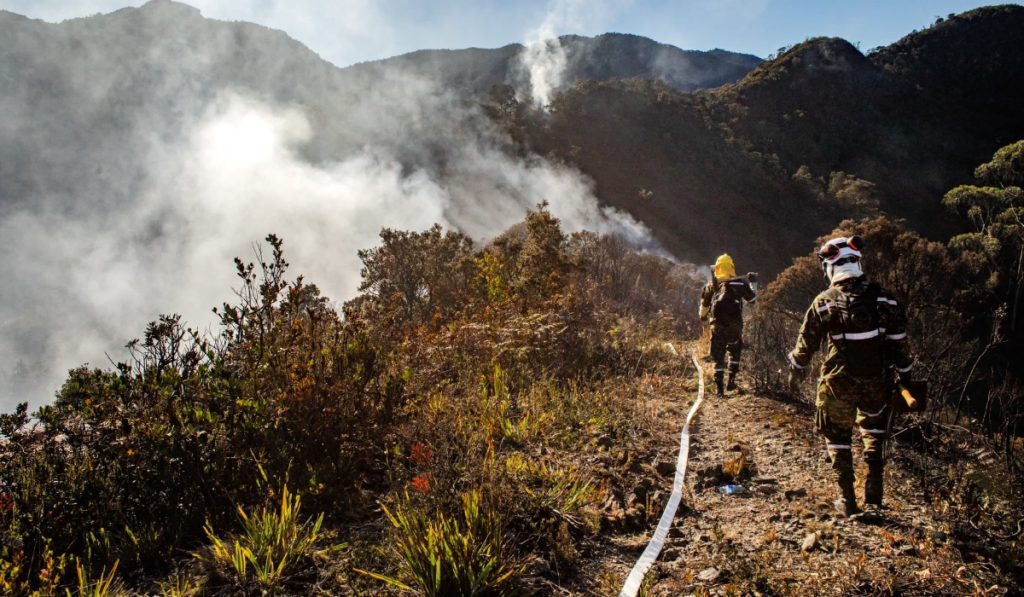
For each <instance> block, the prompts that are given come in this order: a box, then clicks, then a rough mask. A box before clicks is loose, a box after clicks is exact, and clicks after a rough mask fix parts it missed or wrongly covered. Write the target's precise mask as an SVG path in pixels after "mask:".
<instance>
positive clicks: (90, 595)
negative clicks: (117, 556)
mask: <svg viewBox="0 0 1024 597" xmlns="http://www.w3.org/2000/svg"><path fill="white" fill-rule="evenodd" d="M117 565H118V562H117V561H115V562H114V564H113V565H112V566H111V567H110V571H109V572H108V571H107V569H106V568H103V569H102V570H100V573H99V576H98V577H97V578H95V579H93V578H92V577H91V576H90V574H89V571H88V569H87V567H86V566H85V565H84V564H83V563H82V561H81V560H78V559H76V560H75V578H76V579H77V580H78V591H77V592H75V593H72V592H71V590H70V589H68V590H67V595H68V597H72V596H75V597H120V596H121V595H128V592H127V591H125V590H123V589H122V588H121V587H120V585H119V584H118V583H116V582H115V580H114V578H115V575H116V574H117Z"/></svg>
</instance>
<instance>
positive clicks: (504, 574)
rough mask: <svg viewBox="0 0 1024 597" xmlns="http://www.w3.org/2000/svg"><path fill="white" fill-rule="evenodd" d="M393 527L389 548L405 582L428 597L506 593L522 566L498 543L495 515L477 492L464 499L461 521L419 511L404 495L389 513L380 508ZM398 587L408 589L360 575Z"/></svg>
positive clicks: (399, 583) (498, 523) (499, 528)
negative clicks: (392, 550) (390, 546)
mask: <svg viewBox="0 0 1024 597" xmlns="http://www.w3.org/2000/svg"><path fill="white" fill-rule="evenodd" d="M382 508H383V510H384V514H385V515H386V516H387V517H388V520H389V521H390V522H391V525H392V527H393V532H392V535H391V541H392V547H393V549H394V551H395V554H396V555H397V556H398V558H399V568H400V569H401V576H402V577H403V578H408V579H411V580H410V582H412V584H413V585H415V587H416V588H417V589H419V590H420V591H422V592H423V594H424V595H427V596H428V597H436V596H443V595H506V594H511V593H513V592H514V589H515V581H516V580H517V578H518V575H519V574H520V573H521V572H522V570H523V566H522V565H521V564H519V563H517V562H516V560H515V559H514V558H513V557H512V554H511V551H510V550H509V549H508V547H507V546H506V545H505V543H504V541H503V539H502V526H501V519H500V517H499V516H498V513H497V512H496V511H495V510H494V509H493V508H492V507H490V505H489V504H488V502H487V501H486V500H484V499H482V498H481V494H480V492H479V491H477V490H473V491H469V492H467V493H465V494H463V496H462V512H461V515H462V516H461V520H460V518H459V517H452V516H448V515H446V514H445V513H443V512H440V511H438V512H435V513H433V514H429V513H425V512H423V511H421V510H420V509H418V508H417V507H416V506H415V505H414V504H413V503H412V500H411V499H410V498H409V495H408V494H405V496H404V498H403V499H402V500H401V501H400V502H399V503H398V504H397V505H396V506H395V507H394V509H393V510H391V509H388V508H387V507H386V506H383V505H382ZM361 572H363V573H365V574H368V575H370V576H372V577H374V578H377V579H379V580H382V581H385V582H387V583H389V584H391V585H393V586H396V587H399V588H401V589H406V590H410V589H411V588H412V587H410V586H409V585H407V584H405V583H404V582H402V581H401V580H399V579H397V578H393V577H389V576H385V575H383V574H378V573H374V572H366V571H361Z"/></svg>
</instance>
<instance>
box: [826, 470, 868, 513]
mask: <svg viewBox="0 0 1024 597" xmlns="http://www.w3.org/2000/svg"><path fill="white" fill-rule="evenodd" d="M839 494H840V497H839V499H837V500H836V501H835V502H833V505H834V506H835V507H836V511H837V512H838V513H839V514H841V515H843V516H846V517H849V516H853V515H854V514H860V513H861V509H860V508H858V507H857V493H856V492H855V491H854V489H853V478H852V477H851V478H847V479H840V480H839Z"/></svg>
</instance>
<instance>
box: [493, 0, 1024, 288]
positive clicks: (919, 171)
mask: <svg viewBox="0 0 1024 597" xmlns="http://www.w3.org/2000/svg"><path fill="white" fill-rule="evenodd" d="M1022 44H1024V8H1022V7H1020V6H1015V5H1012V6H997V7H989V8H980V9H977V10H974V11H970V12H967V13H964V14H961V15H951V16H950V17H949V18H948V19H947V18H943V19H941V20H940V21H939V22H937V23H936V24H935V25H934V26H932V27H930V28H928V29H927V30H925V31H921V32H917V33H914V34H912V35H909V36H907V37H906V38H904V39H902V40H900V41H898V42H896V43H894V44H892V45H891V46H887V47H884V48H876V49H875V50H872V51H870V52H868V53H867V55H865V54H862V53H861V52H860V50H858V49H857V48H855V47H854V46H853V45H851V44H850V43H849V42H847V41H845V40H841V39H834V38H814V39H809V40H807V41H804V42H802V43H799V44H797V45H795V46H793V47H791V48H788V49H787V48H782V49H781V50H783V51H782V52H781V53H780V54H779V55H778V56H776V57H774V58H772V59H769V60H766V61H764V62H762V63H761V64H760V65H758V66H757V68H755V69H754V70H753V71H752V72H751V73H750V74H749V75H747V76H746V77H744V78H743V79H741V80H739V81H738V82H736V83H733V84H727V85H724V86H722V87H719V88H716V89H709V90H705V91H700V92H697V93H694V94H680V93H678V92H676V91H675V90H673V89H672V88H671V87H669V86H667V85H665V84H663V83H661V82H659V81H656V80H655V81H652V80H632V81H605V82H581V83H578V84H577V85H576V86H575V87H574V88H573V89H570V90H568V91H566V92H565V93H563V94H562V95H561V96H559V97H558V98H556V100H555V101H554V102H553V105H552V110H551V114H550V115H549V116H542V115H536V114H531V113H530V111H529V110H527V109H526V108H525V107H521V108H520V109H519V111H518V112H511V111H508V110H506V111H504V112H502V113H501V114H502V116H503V118H504V121H505V122H506V123H507V128H509V129H510V130H512V131H514V133H515V134H516V135H518V138H520V139H522V142H523V143H524V144H525V145H526V146H528V147H530V148H533V149H534V150H536V151H538V152H539V153H542V154H545V155H553V156H557V157H558V158H560V159H563V160H565V161H566V162H568V163H571V164H573V165H575V166H577V167H579V168H580V169H581V170H582V171H583V172H585V173H586V174H588V175H589V176H591V177H593V178H594V180H595V181H596V183H597V191H598V194H599V196H600V197H601V198H602V200H603V201H605V202H607V203H608V204H610V205H614V206H616V207H619V208H621V209H623V210H626V211H628V212H629V213H631V214H633V215H635V216H636V217H637V218H638V219H639V220H641V221H643V222H647V223H648V224H649V226H650V227H651V229H652V230H653V231H654V234H655V236H656V237H657V238H658V239H659V241H661V242H662V244H663V245H664V246H665V247H666V248H668V249H669V250H670V251H671V252H672V253H673V254H675V255H677V256H679V257H681V258H684V259H687V260H690V261H693V262H695V263H710V262H711V261H712V260H713V259H714V257H715V256H716V255H717V254H718V253H720V252H721V251H723V250H726V249H728V250H729V251H730V252H731V253H732V254H734V255H735V256H737V257H738V258H739V259H740V260H741V261H743V262H744V263H756V264H758V265H757V267H758V268H760V269H761V270H762V271H769V272H772V273H778V272H780V271H781V270H782V269H784V268H785V267H786V265H787V264H788V263H789V260H790V259H792V258H793V257H796V256H798V255H802V254H804V253H805V251H806V250H807V248H808V246H809V244H808V239H809V238H814V237H817V236H819V235H821V234H824V233H826V232H828V231H829V230H831V229H832V228H833V226H834V225H835V223H836V222H837V221H838V220H839V219H842V218H844V217H852V218H859V217H865V216H871V215H880V214H885V215H889V216H891V217H897V218H903V219H906V220H907V222H908V224H909V225H910V226H911V227H912V228H913V229H915V230H918V231H919V232H921V233H922V234H923V235H925V236H926V237H928V238H931V239H933V240H942V239H944V238H947V237H948V236H950V235H951V234H953V233H955V232H957V231H959V230H960V229H961V228H960V226H961V223H959V222H957V221H956V220H955V219H954V218H952V217H951V215H950V214H949V213H948V212H944V211H943V210H940V209H936V205H937V204H938V201H939V199H941V197H942V194H943V193H944V192H945V191H946V190H947V189H949V188H950V187H952V186H955V185H957V184H964V183H967V182H970V180H971V171H972V170H973V169H974V167H975V166H976V165H977V164H979V163H981V162H983V161H985V160H987V159H988V158H989V156H991V155H992V153H993V152H994V151H996V150H997V149H998V148H999V147H1002V146H1004V145H1006V144H1008V143H1011V142H1013V141H1015V140H1017V139H1019V138H1021V137H1022V136H1024V124H1022V123H1024V112H1022V104H1021V103H1020V102H1018V101H1016V99H1015V98H1018V97H1020V96H1021V94H1022V93H1024V83H1022V81H1024V77H1022V76H1021V74H1022V73H1024V63H1022V58H1021V54H1020V52H1017V51H1016V50H1015V48H1018V47H1020V46H1021V45H1022ZM695 215H696V216H697V217H694V216H695Z"/></svg>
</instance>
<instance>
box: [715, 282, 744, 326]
mask: <svg viewBox="0 0 1024 597" xmlns="http://www.w3.org/2000/svg"><path fill="white" fill-rule="evenodd" d="M731 281H732V280H725V281H722V282H718V281H716V282H715V284H716V286H715V294H714V295H713V296H712V297H711V319H712V320H714V321H722V322H725V321H737V320H739V319H741V318H742V316H743V303H742V300H743V299H742V298H741V297H740V294H739V293H738V292H737V290H736V289H738V288H739V286H736V285H734V284H730V283H729V282H731Z"/></svg>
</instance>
